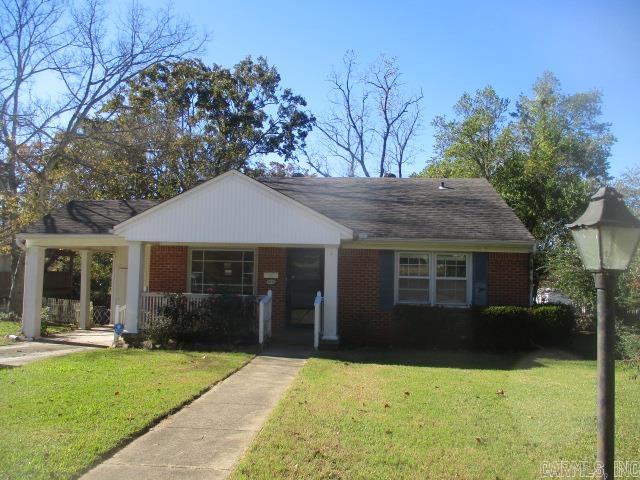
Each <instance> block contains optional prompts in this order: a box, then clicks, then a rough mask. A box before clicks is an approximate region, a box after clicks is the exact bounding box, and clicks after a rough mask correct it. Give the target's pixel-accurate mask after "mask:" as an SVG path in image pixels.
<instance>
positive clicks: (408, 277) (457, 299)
mask: <svg viewBox="0 0 640 480" xmlns="http://www.w3.org/2000/svg"><path fill="white" fill-rule="evenodd" d="M470 255H471V254H469V253H437V252H398V253H396V302H397V303H414V304H429V305H450V306H453V305H468V304H469V303H470V301H469V293H468V290H469V281H470V278H471V277H470V274H469V272H468V269H469V266H468V265H469V258H470Z"/></svg>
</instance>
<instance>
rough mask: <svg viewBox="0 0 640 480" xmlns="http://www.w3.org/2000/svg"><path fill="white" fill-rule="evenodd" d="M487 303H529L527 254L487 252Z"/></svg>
mask: <svg viewBox="0 0 640 480" xmlns="http://www.w3.org/2000/svg"><path fill="white" fill-rule="evenodd" d="M487 296H488V302H489V305H520V306H528V305H529V254H528V253H497V252H494V253H489V271H488V274H487Z"/></svg>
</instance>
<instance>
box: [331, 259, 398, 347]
mask: <svg viewBox="0 0 640 480" xmlns="http://www.w3.org/2000/svg"><path fill="white" fill-rule="evenodd" d="M379 257H380V250H355V249H340V250H339V251H338V333H339V335H340V337H341V338H343V339H345V340H352V341H353V340H357V339H366V340H372V341H385V339H388V338H389V333H390V328H391V318H392V315H393V311H391V310H381V309H380V308H379V298H378V295H379V282H380V280H379V276H380V261H379Z"/></svg>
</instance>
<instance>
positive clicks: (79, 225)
mask: <svg viewBox="0 0 640 480" xmlns="http://www.w3.org/2000/svg"><path fill="white" fill-rule="evenodd" d="M157 203H158V202H157V201H155V200H73V201H71V202H69V203H67V204H66V205H65V206H64V207H62V208H59V209H58V210H55V211H54V212H52V213H50V214H49V215H45V216H44V217H42V218H41V219H40V220H39V221H37V222H35V223H32V224H31V225H29V226H28V227H27V229H26V230H25V231H24V233H73V234H100V233H109V230H110V229H112V228H113V227H114V226H115V225H117V224H119V223H121V222H124V221H125V220H128V219H130V218H131V217H135V216H136V215H138V214H139V213H142V212H144V211H145V210H148V209H149V208H151V207H153V206H154V205H156V204H157Z"/></svg>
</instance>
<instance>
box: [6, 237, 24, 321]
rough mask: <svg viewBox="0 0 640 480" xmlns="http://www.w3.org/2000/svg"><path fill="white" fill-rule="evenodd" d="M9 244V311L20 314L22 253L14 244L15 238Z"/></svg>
mask: <svg viewBox="0 0 640 480" xmlns="http://www.w3.org/2000/svg"><path fill="white" fill-rule="evenodd" d="M12 240H13V242H12V244H11V288H10V289H9V311H10V312H16V313H21V312H22V305H21V302H20V298H18V290H19V288H20V280H21V275H20V272H21V271H22V269H23V268H24V252H23V251H22V249H21V248H20V247H18V246H17V245H16V244H15V238H13V239H12Z"/></svg>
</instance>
